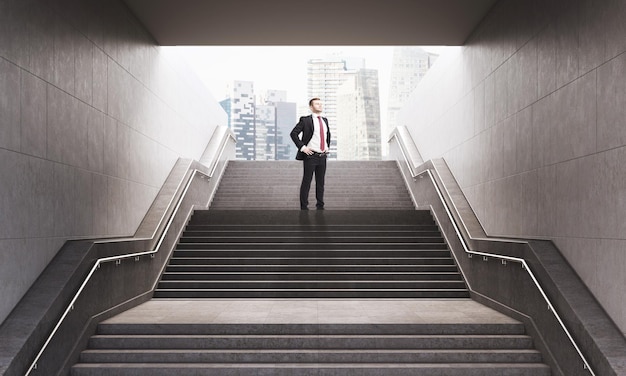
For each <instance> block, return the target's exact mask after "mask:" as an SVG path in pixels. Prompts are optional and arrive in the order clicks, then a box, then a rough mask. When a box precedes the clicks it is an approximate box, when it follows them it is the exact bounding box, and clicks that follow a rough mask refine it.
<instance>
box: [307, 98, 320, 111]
mask: <svg viewBox="0 0 626 376" xmlns="http://www.w3.org/2000/svg"><path fill="white" fill-rule="evenodd" d="M309 108H310V109H311V112H313V113H314V114H321V113H322V100H321V99H319V98H312V99H311V100H310V101H309Z"/></svg>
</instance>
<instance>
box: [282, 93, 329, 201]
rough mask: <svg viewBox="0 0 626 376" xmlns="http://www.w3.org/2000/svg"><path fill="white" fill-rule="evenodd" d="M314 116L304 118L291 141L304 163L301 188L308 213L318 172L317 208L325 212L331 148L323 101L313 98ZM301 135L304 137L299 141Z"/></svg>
mask: <svg viewBox="0 0 626 376" xmlns="http://www.w3.org/2000/svg"><path fill="white" fill-rule="evenodd" d="M309 108H310V109H311V115H309V116H303V117H301V118H300V121H298V124H296V126H295V127H294V128H293V130H292V131H291V134H290V135H291V139H292V140H293V142H294V143H295V144H296V147H297V148H298V154H296V159H297V160H301V161H303V165H304V173H303V175H302V184H301V185H300V209H302V210H308V205H309V190H310V189H311V180H312V179H313V174H314V173H315V199H316V201H317V203H316V205H315V206H316V208H317V209H318V210H323V209H324V176H325V175H326V158H327V156H328V148H329V146H330V129H329V127H328V119H326V118H325V117H322V116H321V115H322V101H321V100H320V99H319V98H313V99H311V100H310V101H309ZM300 134H302V138H300Z"/></svg>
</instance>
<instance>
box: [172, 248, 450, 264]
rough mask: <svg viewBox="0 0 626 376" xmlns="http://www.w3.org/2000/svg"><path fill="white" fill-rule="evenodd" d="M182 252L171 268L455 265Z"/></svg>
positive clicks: (428, 260) (432, 260) (442, 260)
mask: <svg viewBox="0 0 626 376" xmlns="http://www.w3.org/2000/svg"><path fill="white" fill-rule="evenodd" d="M179 253H180V252H176V253H175V254H174V256H173V257H172V258H171V259H170V263H169V265H170V266H182V265H193V266H202V265H204V266H207V267H213V266H228V267H238V266H242V267H257V266H258V267H260V266H263V265H272V266H278V267H297V266H300V265H302V266H307V267H314V266H321V267H339V266H342V267H343V266H345V267H353V268H359V267H372V266H377V267H379V266H380V267H407V268H408V267H431V266H441V265H444V266H454V267H455V268H456V265H454V260H453V259H452V256H451V255H450V254H447V255H444V256H442V257H435V256H431V257H394V258H389V257H381V256H384V254H383V255H381V254H378V255H377V257H369V258H368V257H363V256H362V255H360V254H359V255H353V256H354V257H340V256H336V257H335V255H333V256H331V257H306V256H305V257H297V258H296V257H284V256H285V255H284V254H283V255H281V256H283V257H246V258H239V257H234V256H236V255H231V254H229V255H228V256H226V257H210V256H199V255H198V254H197V253H194V254H192V255H191V256H181V255H180V254H179Z"/></svg>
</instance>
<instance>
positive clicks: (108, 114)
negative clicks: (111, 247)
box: [0, 0, 226, 323]
mask: <svg viewBox="0 0 626 376" xmlns="http://www.w3.org/2000/svg"><path fill="white" fill-rule="evenodd" d="M0 113H1V116H0V161H1V163H0V260H1V263H0V296H2V301H0V323H1V322H2V321H4V319H5V318H6V316H7V315H8V313H9V312H10V311H11V310H12V309H13V307H14V306H15V305H16V304H17V302H18V301H19V300H20V298H21V297H22V295H23V294H24V293H25V292H26V291H27V289H28V288H29V287H30V285H31V284H32V283H33V281H34V280H35V279H36V278H37V277H38V276H39V274H40V273H41V271H42V270H43V268H44V267H45V266H46V265H47V264H48V262H49V261H50V260H51V258H52V257H54V255H55V254H56V252H57V251H58V249H59V247H60V246H61V245H62V244H63V242H64V241H65V240H67V239H70V238H76V237H97V236H120V235H128V234H132V233H134V232H135V230H136V228H137V226H138V225H139V223H140V222H141V220H142V218H143V216H144V215H145V213H146V211H147V210H148V208H149V206H150V205H151V203H152V200H153V199H154V197H155V195H156V193H157V192H158V190H159V188H160V186H161V184H162V183H163V181H164V180H165V178H166V177H167V175H168V173H169V172H170V169H171V167H172V166H173V165H174V163H175V162H176V160H177V158H179V157H184V158H194V159H198V158H199V157H200V156H201V154H202V152H203V151H204V149H205V147H206V145H207V143H208V141H209V138H210V136H211V134H212V132H213V130H214V128H215V126H216V125H225V124H226V115H225V113H224V112H223V110H221V107H220V106H219V104H218V103H217V102H216V101H215V100H214V98H213V97H212V96H211V94H210V93H209V92H208V90H206V88H204V87H203V86H202V85H201V84H199V83H198V80H197V78H195V76H194V74H193V73H191V72H190V71H189V70H188V68H187V67H186V65H185V64H184V63H183V62H182V61H181V60H180V59H179V58H178V57H177V56H176V54H175V53H171V52H170V53H165V52H164V51H163V50H162V49H161V48H160V47H159V46H157V45H155V44H154V41H153V38H152V37H151V36H150V35H149V34H148V33H147V32H146V31H145V30H144V29H143V27H142V26H141V25H140V24H139V23H138V22H137V21H136V19H135V18H134V16H133V15H132V14H131V13H130V12H129V10H128V9H127V8H126V6H125V5H124V4H123V2H121V1H70V0H59V1H44V0H2V1H0ZM18 271H19V273H18Z"/></svg>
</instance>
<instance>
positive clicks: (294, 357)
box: [80, 349, 541, 363]
mask: <svg viewBox="0 0 626 376" xmlns="http://www.w3.org/2000/svg"><path fill="white" fill-rule="evenodd" d="M80 361H81V362H85V363H177V362H183V363H318V362H323V363H415V362H418V363H442V362H446V363H470V362H471V363H483V362H489V363H536V362H540V361H541V354H539V352H538V351H536V350H530V349H515V350H508V349H507V350H493V349H492V350H468V349H462V350H430V349H417V350H415V349H401V350H390V349H373V350H344V349H330V350H319V349H312V350H308V349H307V350H302V349H284V350H278V349H269V350H268V349H254V350H237V349H226V350H223V349H220V350H204V349H182V350H174V349H168V350H147V349H122V350H85V351H83V352H82V354H81V356H80Z"/></svg>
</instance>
